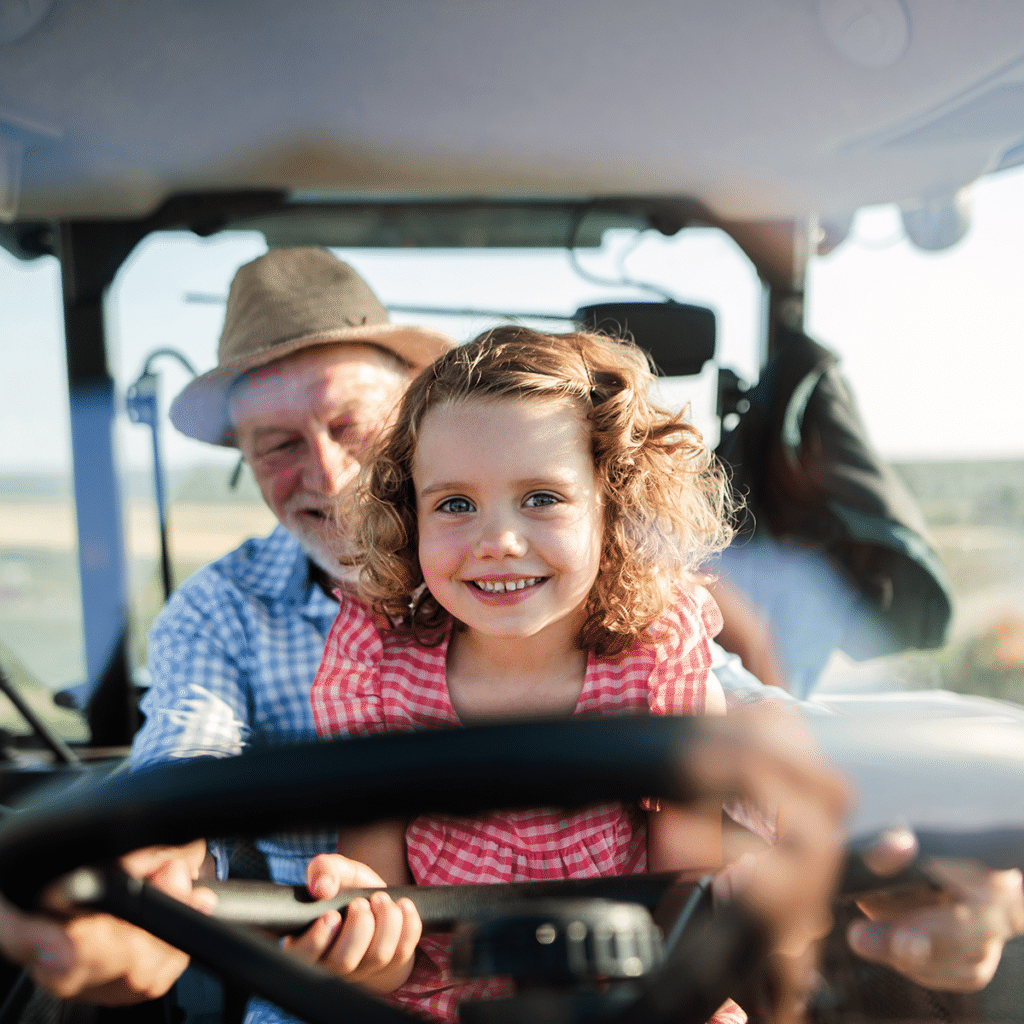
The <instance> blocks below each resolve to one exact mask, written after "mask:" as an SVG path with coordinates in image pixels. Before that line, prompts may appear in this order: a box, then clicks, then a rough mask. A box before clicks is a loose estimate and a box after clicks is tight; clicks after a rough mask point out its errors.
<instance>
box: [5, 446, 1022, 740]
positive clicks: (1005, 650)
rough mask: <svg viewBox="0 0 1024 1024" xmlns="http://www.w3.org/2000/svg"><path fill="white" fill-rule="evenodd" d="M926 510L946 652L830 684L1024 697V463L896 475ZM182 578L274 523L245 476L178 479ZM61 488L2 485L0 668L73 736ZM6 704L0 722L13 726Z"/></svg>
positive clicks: (71, 611)
mask: <svg viewBox="0 0 1024 1024" xmlns="http://www.w3.org/2000/svg"><path fill="white" fill-rule="evenodd" d="M897 469H898V471H899V472H900V474H901V475H902V476H903V478H904V479H905V480H906V482H907V483H908V485H909V486H910V488H911V490H912V491H913V493H914V494H915V495H916V496H917V498H918V500H919V501H920V503H921V506H922V509H923V510H924V512H925V515H926V517H927V520H928V522H929V525H930V528H931V530H932V533H933V540H934V542H935V544H936V546H937V547H938V549H939V551H940V554H941V555H942V557H943V560H944V562H945V564H946V567H947V569H948V570H949V574H950V576H951V578H952V580H953V584H954V590H955V593H956V596H957V601H956V604H957V607H956V617H955V620H954V623H953V628H952V631H951V636H950V643H949V644H948V645H947V646H946V647H945V648H944V649H942V650H941V651H938V652H926V653H914V654H908V655H904V656H902V657H900V658H898V659H888V660H886V661H884V662H881V663H879V662H870V663H863V664H859V665H858V664H854V663H849V662H848V661H845V660H844V659H842V658H841V657H839V658H837V659H834V663H833V665H832V666H830V670H829V672H828V677H827V679H826V680H825V685H826V686H829V687H843V688H866V689H871V688H878V687H880V686H883V685H884V686H887V687H892V686H894V685H895V686H902V687H906V688H921V687H935V686H937V687H944V688H947V689H955V690H960V691H964V692H973V693H986V694H990V695H993V696H1000V697H1004V698H1010V699H1013V700H1018V701H1022V702H1024V462H1022V461H1015V460H1007V461H988V462H960V463H908V464H902V465H899V466H898V467H897ZM170 489H171V491H172V493H173V494H174V495H175V500H174V502H173V505H172V507H171V509H170V511H169V521H170V545H171V551H172V553H173V557H174V575H175V579H176V580H177V581H178V582H180V581H182V580H184V579H185V578H186V577H187V576H188V575H189V574H190V573H192V572H194V571H195V570H196V569H197V568H199V567H200V566H202V565H204V564H206V563H207V562H209V561H211V560H212V559H214V558H216V557H217V556H219V555H221V554H223V553H224V552H226V551H228V550H230V549H231V548H232V547H234V546H235V545H236V544H237V543H239V542H240V541H241V540H242V539H243V538H245V537H248V536H252V535H254V534H264V533H267V532H269V530H270V529H272V527H273V525H274V520H273V517H272V516H271V514H270V513H269V511H268V510H267V509H266V507H265V506H264V505H263V503H262V501H261V500H260V498H259V495H258V493H257V492H256V490H255V488H254V486H253V485H252V482H251V480H248V479H243V484H242V486H241V487H240V488H239V489H238V491H237V492H233V491H231V490H229V488H228V487H227V482H226V473H225V472H224V471H223V470H220V469H218V470H210V469H202V470H196V471H194V472H193V473H192V474H190V475H189V476H188V477H185V478H182V479H177V480H172V481H171V488H170ZM149 491H150V484H149V481H148V479H147V478H146V477H145V476H139V477H129V479H128V484H127V492H128V493H127V497H126V500H125V510H126V511H125V530H126V535H127V539H128V545H129V551H130V565H129V573H130V586H131V593H132V616H133V635H134V647H133V655H134V659H135V662H136V664H137V665H139V666H141V665H144V663H145V635H146V631H147V630H148V627H149V624H150V623H151V622H152V620H153V618H154V616H155V615H156V614H157V612H158V611H159V608H160V605H161V603H162V599H163V595H162V591H161V583H160V567H159V550H160V549H159V533H158V528H157V518H156V511H155V506H154V503H153V500H152V498H151V496H150V493H149ZM75 541H76V538H75V520H74V507H73V502H72V499H71V496H70V493H69V490H68V486H67V482H66V481H63V480H53V479H49V478H43V477H21V478H15V477H6V478H0V664H2V665H3V666H4V668H5V670H6V671H7V673H8V674H9V675H11V676H12V677H13V678H14V679H15V682H16V683H17V684H18V685H19V686H20V687H21V688H22V691H23V692H27V693H29V694H30V699H31V700H32V702H33V703H34V704H35V705H36V706H37V707H38V708H40V709H41V710H43V711H44V712H45V713H46V714H47V716H48V717H51V718H54V717H55V716H56V718H55V720H56V721H57V723H58V725H59V728H60V729H61V730H62V731H63V732H64V733H65V734H66V735H74V734H75V733H76V732H78V731H80V728H81V727H80V724H79V722H78V720H77V718H76V717H75V716H74V715H72V714H70V713H67V712H58V711H57V710H56V709H55V708H54V707H53V704H52V700H51V697H50V694H51V693H52V692H53V691H55V690H60V689H62V688H64V687H66V686H70V685H73V684H75V683H77V682H80V681H82V679H83V678H84V673H85V668H84V660H83V644H82V635H81V611H80V599H79V590H78V565H77V554H76V546H75ZM6 703H7V702H6V701H5V700H3V699H2V698H0V727H5V728H10V727H11V726H12V725H13V724H14V723H15V721H16V718H15V715H14V710H13V708H10V709H8V708H7V707H6Z"/></svg>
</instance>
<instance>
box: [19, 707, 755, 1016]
mask: <svg viewBox="0 0 1024 1024" xmlns="http://www.w3.org/2000/svg"><path fill="white" fill-rule="evenodd" d="M703 728H704V725H703V723H702V722H701V721H700V720H698V719H694V718H683V717H680V718H673V717H653V716H628V717H625V716H624V717H621V718H602V719H596V718H595V719H584V720H573V721H565V720H559V721H543V722H538V721H533V722H528V723H518V724H502V725H487V726H474V727H470V728H466V729H458V730H445V731H442V732H421V733H414V734H405V735H379V736H369V737H361V738H357V739H347V740H338V741H333V742H330V743H312V744H303V745H299V746H294V747H288V748H277V749H271V750H253V751H247V752H245V753H243V754H241V755H239V756H238V757H234V758H225V759H198V760H194V761H187V762H179V763H168V764H161V765H158V766H154V767H153V768H151V769H147V770H144V771H140V772H137V773H135V774H133V775H118V776H113V777H109V778H106V779H103V780H101V781H99V782H96V781H95V780H94V779H90V778H89V777H88V776H87V777H86V778H85V779H83V780H81V781H79V782H76V783H75V784H73V786H72V787H70V791H69V789H64V790H62V791H61V792H60V793H57V794H51V795H50V796H43V797H42V798H40V799H39V800H37V801H35V802H34V803H33V805H32V806H31V807H29V808H27V809H25V810H23V811H21V812H20V813H18V814H16V815H14V816H12V817H11V818H10V819H9V820H8V821H6V822H4V823H3V824H0V891H2V892H3V893H4V895H5V896H7V898H8V899H10V900H12V902H15V903H16V904H18V905H20V906H22V907H23V908H25V909H32V908H33V907H35V906H36V905H37V903H38V900H39V896H40V893H41V892H42V891H43V889H44V888H45V887H46V886H47V885H48V884H49V883H50V882H52V881H53V880H54V879H56V878H57V877H59V876H62V875H64V874H66V873H68V872H69V871H71V870H72V869H74V868H76V867H78V866H79V865H81V864H83V863H94V862H97V861H107V862H111V861H112V860H113V858H116V857H117V856H119V855H121V854H123V853H127V852H129V851H130V850H132V849H136V848H139V847H142V846H150V845H158V844H168V845H178V844H181V843H184V842H187V841H189V840H191V839H193V838H195V836H196V834H197V833H198V834H201V835H203V834H205V835H218V836H230V837H238V838H242V837H248V836H252V835H254V834H256V833H259V834H269V833H272V832H277V831H287V830H289V829H294V828H299V827H316V826H320V825H338V824H344V825H355V824H360V823H363V822H367V821H371V820H374V819H375V818H379V817H380V816H381V815H382V814H384V813H387V814H388V815H389V816H391V815H396V814H397V815H403V814H419V813H448V814H458V815H469V814H474V813H479V812H482V811H486V810H492V809H497V808H508V807H532V806H550V805H557V806H566V807H579V806H586V805H587V804H591V803H595V802H603V801H609V800H621V801H636V800H638V799H640V798H642V797H645V796H661V797H664V798H667V799H672V800H676V801H680V802H687V801H690V800H692V799H694V798H695V797H697V796H701V795H706V793H704V791H703V788H702V786H701V785H700V784H699V783H698V781H697V780H696V778H695V777H694V776H693V774H692V773H691V772H690V771H689V770H688V767H687V765H688V760H689V759H688V755H689V753H690V751H691V749H692V747H693V744H694V743H695V742H697V741H698V740H699V738H700V736H701V732H702V729H703ZM311 779H313V780H315V786H311V785H310V780H311ZM103 879H104V882H103V886H102V891H101V892H98V893H94V894H92V895H93V898H92V900H91V902H92V904H93V905H94V906H97V907H100V908H102V909H104V910H107V911H109V912H111V913H114V914H116V915H117V916H119V917H122V918H124V919H126V920H129V921H131V922H132V923H135V924H139V925H140V926H142V927H146V928H147V929H148V930H151V931H153V933H154V934H156V935H157V936H158V937H160V938H163V939H165V940H167V941H170V942H171V943H172V944H173V945H177V946H179V948H182V949H184V950H185V951H186V952H189V953H191V954H192V955H193V956H197V957H199V959H201V960H203V961H204V962H207V963H208V964H209V966H211V967H212V969H214V970H218V971H221V972H222V973H227V974H230V972H225V971H224V967H223V964H218V963H217V962H216V957H214V958H212V960H213V961H214V962H211V958H210V957H209V956H204V955H203V953H202V950H201V949H200V947H199V945H197V944H196V943H195V942H194V941H193V938H194V936H196V935H205V936H207V938H212V940H213V942H214V944H215V946H217V947H219V948H220V949H221V950H222V951H225V950H227V949H228V948H229V947H230V949H231V950H233V951H234V952H233V954H232V955H234V956H235V957H236V959H239V958H240V959H242V960H245V961H247V962H248V963H249V964H250V965H256V969H255V970H253V969H252V968H251V966H250V969H249V970H248V971H243V973H242V977H241V978H240V977H239V974H238V972H237V971H236V972H235V973H234V975H233V977H234V978H235V980H241V981H242V982H243V983H244V984H246V985H247V986H248V987H249V988H251V989H252V990H253V991H254V992H256V993H258V994H260V995H264V996H265V997H267V998H270V999H271V1000H272V1001H274V1002H277V1003H278V1004H280V1005H282V1006H283V1007H284V1008H285V1009H288V1010H289V1011H290V1012H293V1013H296V1014H298V1015H299V1016H302V1017H304V1018H305V1019H307V1020H309V1021H311V1022H312V1024H330V1022H333V1021H335V1020H337V1019H338V1016H339V1011H340V1010H342V1009H344V1010H346V1011H347V1012H351V1013H357V1014H358V1015H359V1018H360V1020H362V1021H364V1022H367V1024H378V1022H379V1024H398V1022H399V1021H402V1022H406V1021H408V1020H409V1019H410V1018H409V1014H407V1013H406V1012H405V1011H402V1010H399V1009H397V1008H395V1007H394V1006H391V1005H388V1004H385V1003H381V1002H379V1001H377V1000H375V999H371V998H369V997H367V996H364V995H363V994H362V993H360V992H358V991H357V990H355V989H354V988H352V987H351V986H348V985H345V984H344V983H343V982H341V981H340V980H338V979H335V978H332V977H330V976H327V975H325V974H324V973H323V972H322V971H320V970H318V969H316V968H312V967H310V966H309V965H304V964H301V963H299V962H298V961H296V960H295V959H294V958H292V957H287V956H286V955H285V954H283V953H282V952H281V951H280V950H278V949H277V947H276V946H274V945H272V944H270V943H268V942H266V941H265V940H262V939H259V938H258V937H256V936H251V935H245V934H243V933H242V932H241V930H239V929H236V928H231V927H230V926H225V925H223V924H222V923H220V922H217V921H211V920H210V919H208V918H205V917H204V916H203V915H201V914H198V913H196V912H195V911H192V910H191V909H190V908H188V907H186V906H184V905H182V904H180V903H178V902H177V901H175V900H172V899H170V898H169V897H167V896H165V895H164V894H163V893H161V892H159V891H158V890H154V889H152V888H151V887H150V886H148V885H146V884H145V883H141V882H137V881H134V880H132V879H129V878H128V877H127V876H125V875H124V874H123V873H122V872H120V870H119V869H116V868H108V869H107V870H106V871H105V872H104V874H103ZM744 925H745V926H747V927H748V928H749V922H748V921H746V920H744ZM729 928H735V922H730V925H729ZM719 930H720V931H721V929H719ZM727 930H728V929H727ZM190 936H191V938H190ZM752 936H753V933H752V932H750V931H747V932H744V934H743V937H742V941H740V943H739V945H741V946H743V950H742V952H740V953H738V954H737V959H736V963H737V965H739V964H740V963H749V958H750V956H751V942H752V941H754V940H753V938H752ZM735 944H736V943H734V945H735ZM701 945H702V946H706V939H705V940H702V942H701ZM661 973H664V972H661ZM271 975H273V977H274V978H276V980H275V981H274V982H273V983H272V984H268V979H269V978H270V977H271ZM674 975H675V976H674V978H672V979H668V980H670V981H671V984H672V988H673V993H674V996H675V998H677V999H678V998H679V997H680V991H679V990H680V983H681V976H680V972H679V970H678V965H677V969H676V970H675V972H674ZM665 983H666V984H667V983H668V982H667V981H666V982H665ZM683 984H684V986H685V987H687V991H686V992H685V993H683V995H685V996H686V997H688V998H689V999H690V1002H691V1003H695V1005H696V1006H697V1007H699V1008H698V1009H696V1010H695V1011H694V1012H695V1013H696V1014H697V1015H698V1016H700V1015H701V1014H703V1016H701V1018H700V1019H701V1020H703V1019H706V1017H707V1016H708V1015H710V1012H712V1011H713V1010H714V1009H715V1007H716V1006H718V1005H719V1004H720V1003H721V1001H722V999H723V998H724V994H725V993H721V994H720V988H721V985H722V984H723V981H722V979H715V981H714V983H713V984H712V985H711V986H710V989H709V988H708V986H706V985H704V986H701V985H700V984H694V982H693V975H692V972H691V975H690V978H689V980H684V981H683ZM650 989H651V986H650V985H648V986H646V987H645V988H643V989H641V990H640V992H639V997H638V1000H637V1001H636V1005H638V1006H639V1005H640V1004H641V1003H642V1002H643V1001H644V997H645V996H646V997H647V1000H646V1002H647V1003H648V1004H649V1005H648V1007H647V1010H646V1011H645V1015H644V1019H645V1020H650V1019H652V1015H653V1017H657V1014H656V1013H655V1010H656V1009H657V1007H658V1006H660V1005H663V1004H664V999H663V998H661V999H657V998H655V999H653V1000H652V999H651V998H650ZM698 989H699V990H700V991H696V992H695V990H698ZM715 1000H717V1001H715ZM630 1005H633V1004H630ZM627 1010H628V1008H627ZM625 1012H626V1011H623V1013H625ZM605 1016H607V1015H606V1014H605ZM617 1016H622V1014H621V1013H620V1014H617ZM625 1019H626V1017H623V1020H624V1021H625ZM676 1019H678V1018H676ZM694 1019H696V1018H694Z"/></svg>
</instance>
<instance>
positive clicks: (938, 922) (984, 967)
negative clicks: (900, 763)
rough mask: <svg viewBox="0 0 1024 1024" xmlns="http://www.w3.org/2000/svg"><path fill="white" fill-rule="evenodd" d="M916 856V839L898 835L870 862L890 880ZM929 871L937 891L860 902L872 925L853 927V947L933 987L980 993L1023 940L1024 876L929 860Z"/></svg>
mask: <svg viewBox="0 0 1024 1024" xmlns="http://www.w3.org/2000/svg"><path fill="white" fill-rule="evenodd" d="M916 854H917V843H916V841H915V840H914V837H913V834H912V833H910V832H908V831H906V830H905V829H898V830H893V831H891V832H888V833H886V834H885V835H884V836H883V837H882V838H881V839H880V841H879V843H878V845H877V846H876V848H875V849H874V850H872V851H871V852H870V853H869V854H868V855H867V856H866V857H865V860H866V861H867V863H868V866H869V867H871V868H872V869H873V870H875V871H876V872H877V873H878V874H879V875H880V876H882V877H884V876H886V875H890V874H893V873H894V872H896V871H898V870H899V869H901V868H903V867H905V866H906V865H907V864H909V863H910V862H911V861H912V860H913V859H914V857H915V856H916ZM927 871H928V874H929V875H930V876H931V877H932V878H933V879H934V880H935V882H936V883H937V884H938V885H939V886H940V888H939V889H938V890H935V891H931V892H929V891H926V890H924V889H922V890H921V891H920V892H919V893H916V894H915V895H914V897H913V898H907V897H904V898H900V899H893V898H889V897H886V896H885V895H884V894H883V895H877V896H873V897H869V898H866V899H864V900H861V901H859V903H858V906H860V908H861V910H863V911H864V913H865V914H866V915H867V917H868V920H867V921H855V922H854V923H853V924H852V925H851V926H850V928H849V931H848V933H847V938H848V940H849V943H850V946H851V947H852V948H853V950H854V952H855V953H857V954H858V955H860V956H862V957H863V958H864V959H865V960H871V961H873V962H875V963H880V964H884V965H885V966H887V967H890V968H892V969H893V970H895V971H899V972H900V973H901V974H903V975H905V976H906V977H908V978H910V980H911V981H915V982H917V984H919V985H923V986H925V987H926V988H933V989H938V990H940V991H947V992H977V991H978V990H979V989H982V988H984V987H985V986H986V985H987V984H988V983H989V982H990V981H991V980H992V976H993V975H994V974H995V972H996V968H997V967H998V966H999V961H1000V959H1001V957H1002V954H1003V946H1004V945H1005V943H1006V941H1007V940H1008V939H1011V938H1013V937H1014V936H1016V935H1021V934H1024V886H1022V880H1021V873H1020V872H1019V871H992V870H989V869H988V868H985V867H982V866H981V865H978V864H974V863H971V862H969V861H960V860H948V859H939V858H934V859H932V860H929V861H928V863H927Z"/></svg>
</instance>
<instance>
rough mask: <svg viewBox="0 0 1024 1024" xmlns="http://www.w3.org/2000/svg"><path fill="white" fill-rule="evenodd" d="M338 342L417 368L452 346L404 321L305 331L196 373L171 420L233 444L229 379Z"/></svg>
mask: <svg viewBox="0 0 1024 1024" xmlns="http://www.w3.org/2000/svg"><path fill="white" fill-rule="evenodd" d="M339 344H350V345H353V344H361V345H372V346H375V347H376V348H380V349H383V350H384V351H385V352H391V353H392V354H394V355H396V356H398V358H399V359H401V360H402V361H403V362H406V363H408V364H409V365H410V366H411V367H413V369H415V370H419V369H422V368H423V367H424V366H428V365H429V364H430V363H432V362H433V361H434V360H435V359H436V358H437V357H438V356H440V355H442V354H443V353H445V352H447V351H448V350H449V349H450V348H452V347H454V345H455V342H454V341H453V340H452V339H451V338H449V337H448V335H447V334H444V333H443V332H441V331H435V330H433V329H432V328H430V327H415V326H411V325H408V324H365V325H363V326H360V327H345V328H340V329H338V330H336V331H327V332H320V333H318V334H305V335H302V336H301V337H298V338H292V339H291V340H289V341H285V342H282V343H280V344H277V345H272V346H270V347H268V348H265V349H261V350H259V351H257V352H252V353H250V354H248V355H247V356H245V357H244V358H243V359H234V360H231V361H230V362H227V363H224V364H222V365H220V366H217V367H215V368H214V369H212V370H210V371H208V372H207V373H204V374H201V375H200V376H198V377H196V378H195V380H193V381H191V382H189V383H188V384H187V385H186V386H185V387H184V388H183V389H182V391H181V392H180V393H179V394H178V396H177V397H176V398H175V399H174V401H173V402H172V403H171V411H170V416H171V422H172V423H173V424H174V426H175V427H177V429H178V430H180V431H181V432H182V433H183V434H185V435H187V436H188V437H194V438H195V439H196V440H198V441H207V442H209V443H210V444H219V445H224V446H225V447H228V448H233V447H237V446H238V441H237V439H236V437H235V431H234V428H233V427H232V425H231V420H230V418H229V416H228V408H227V397H228V391H229V390H230V388H231V386H232V385H233V384H234V383H235V381H237V380H238V379H239V378H240V377H241V376H243V374H246V373H248V372H249V371H250V370H255V369H257V368H258V367H260V366H266V365H268V364H269V363H276V362H277V361H278V360H279V359H284V358H286V357H287V356H290V355H293V354H294V353H296V352H299V351H301V350H302V349H305V348H315V347H318V346H321V345H339Z"/></svg>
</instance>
